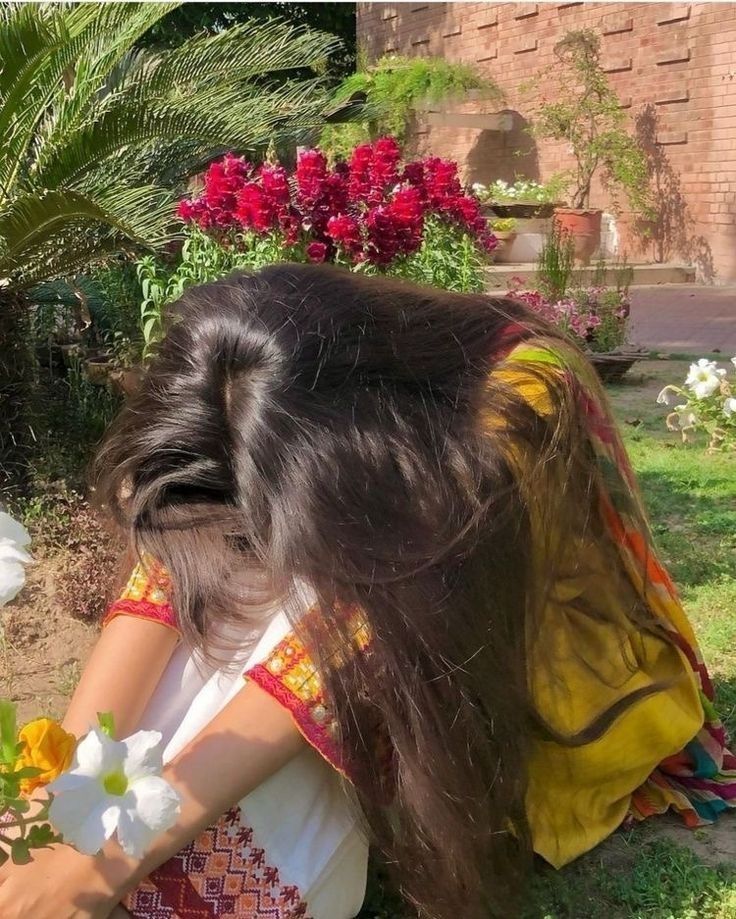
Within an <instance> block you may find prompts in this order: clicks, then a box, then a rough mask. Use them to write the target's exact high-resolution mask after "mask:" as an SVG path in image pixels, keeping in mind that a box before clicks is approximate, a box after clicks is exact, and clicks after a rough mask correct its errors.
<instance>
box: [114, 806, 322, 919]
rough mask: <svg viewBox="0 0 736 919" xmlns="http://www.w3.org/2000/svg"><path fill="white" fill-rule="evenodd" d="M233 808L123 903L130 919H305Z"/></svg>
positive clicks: (293, 891) (291, 889) (302, 906)
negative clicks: (131, 917)
mask: <svg viewBox="0 0 736 919" xmlns="http://www.w3.org/2000/svg"><path fill="white" fill-rule="evenodd" d="M240 816H241V815H240V808H238V807H234V808H232V810H230V811H228V812H227V814H225V815H224V816H223V817H221V818H220V820H219V821H218V822H217V823H216V824H215V825H214V826H212V827H210V828H209V829H208V830H205V831H204V833H202V834H200V836H199V837H198V838H197V839H196V840H194V842H191V843H190V844H189V845H188V846H187V847H186V848H184V849H182V850H181V852H179V853H178V854H177V855H175V856H174V857H173V858H171V859H169V861H167V862H165V863H164V864H163V865H161V867H160V868H157V869H156V870H155V871H154V872H153V873H152V874H150V875H149V876H148V877H147V878H146V880H145V881H143V882H142V883H141V884H140V885H139V886H138V887H137V888H136V889H135V890H134V891H132V892H131V893H129V894H128V896H127V897H126V898H125V899H124V900H123V906H124V907H125V908H126V909H127V910H128V912H129V913H130V914H131V916H133V919H310V917H309V916H308V915H307V904H306V903H305V902H304V900H302V897H301V894H300V892H299V889H298V888H297V887H295V886H294V885H293V884H288V885H287V884H282V883H281V879H280V878H279V871H278V868H274V867H272V866H271V865H269V864H268V863H267V862H266V856H265V852H264V850H263V849H261V848H258V846H256V845H255V844H254V840H253V830H252V829H250V827H246V826H243V824H242V823H241V819H240Z"/></svg>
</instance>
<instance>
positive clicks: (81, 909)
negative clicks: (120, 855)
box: [0, 845, 125, 919]
mask: <svg viewBox="0 0 736 919" xmlns="http://www.w3.org/2000/svg"><path fill="white" fill-rule="evenodd" d="M32 854H33V860H32V861H31V862H29V863H28V864H27V865H14V864H12V863H11V862H6V863H5V865H3V867H2V868H0V916H1V917H2V919H31V917H32V919H108V917H109V916H111V914H112V913H113V911H114V910H115V909H116V907H117V905H118V901H119V900H120V894H119V893H118V892H117V889H116V888H117V884H116V879H115V863H114V860H112V859H111V858H110V856H109V854H108V855H107V856H106V857H105V859H104V860H103V859H100V858H99V857H96V856H89V855H82V854H81V853H80V852H77V851H76V850H75V849H72V848H71V847H70V846H64V845H57V846H52V847H51V848H49V849H35V850H34V851H33V853H32ZM122 915H125V914H124V913H123V914H122Z"/></svg>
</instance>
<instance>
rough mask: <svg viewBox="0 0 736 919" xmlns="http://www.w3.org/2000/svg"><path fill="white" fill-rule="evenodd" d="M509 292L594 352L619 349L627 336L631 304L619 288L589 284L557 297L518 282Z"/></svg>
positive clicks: (518, 280) (604, 352)
mask: <svg viewBox="0 0 736 919" xmlns="http://www.w3.org/2000/svg"><path fill="white" fill-rule="evenodd" d="M516 283H517V286H516V287H513V288H512V289H511V290H510V291H509V295H510V296H511V297H513V298H514V299H516V300H519V301H520V302H521V303H523V304H524V305H525V306H527V307H528V308H529V309H531V310H532V311H533V312H535V313H538V314H539V315H540V316H542V317H543V318H544V319H546V320H547V321H548V322H551V323H552V324H553V325H555V326H557V327H558V328H560V329H562V331H563V332H565V333H567V334H568V335H570V336H571V337H572V338H573V339H574V340H575V341H576V342H577V344H578V345H582V347H584V348H585V349H586V350H587V351H590V352H592V354H594V355H595V354H598V355H600V354H610V353H611V352H616V351H617V350H620V349H621V348H622V347H623V346H624V344H625V342H626V335H627V326H628V317H629V311H630V304H629V299H628V294H627V293H626V291H624V290H617V289H616V288H604V287H590V288H586V289H582V290H571V291H570V292H569V293H567V294H565V296H564V297H562V298H559V299H554V298H550V297H548V296H546V295H545V294H544V293H542V292H541V291H539V290H522V289H521V288H520V287H519V286H518V285H519V284H521V280H520V279H516Z"/></svg>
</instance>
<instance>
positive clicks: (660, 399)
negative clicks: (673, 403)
mask: <svg viewBox="0 0 736 919" xmlns="http://www.w3.org/2000/svg"><path fill="white" fill-rule="evenodd" d="M670 389H671V387H670V386H665V388H664V389H663V390H662V391H661V392H660V394H659V395H658V396H657V404H658V405H669V404H670Z"/></svg>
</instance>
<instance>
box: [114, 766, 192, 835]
mask: <svg viewBox="0 0 736 919" xmlns="http://www.w3.org/2000/svg"><path fill="white" fill-rule="evenodd" d="M129 798H130V799H132V803H133V805H134V807H135V811H136V814H137V815H138V818H139V819H140V820H141V821H143V823H145V824H146V825H147V826H149V827H150V828H151V829H152V830H155V831H156V832H159V833H160V832H163V830H167V829H168V828H169V827H170V826H172V825H173V824H174V822H175V821H176V818H177V817H178V815H179V810H180V807H181V799H180V798H179V793H178V792H177V791H176V789H174V788H172V786H171V785H169V783H168V782H167V781H166V780H165V779H162V778H161V777H160V776H147V777H146V778H144V779H139V780H138V781H137V782H136V783H135V784H134V785H133V786H132V787H131V788H130V790H129V792H128V794H126V796H125V800H126V803H127V801H128V800H129Z"/></svg>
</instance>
